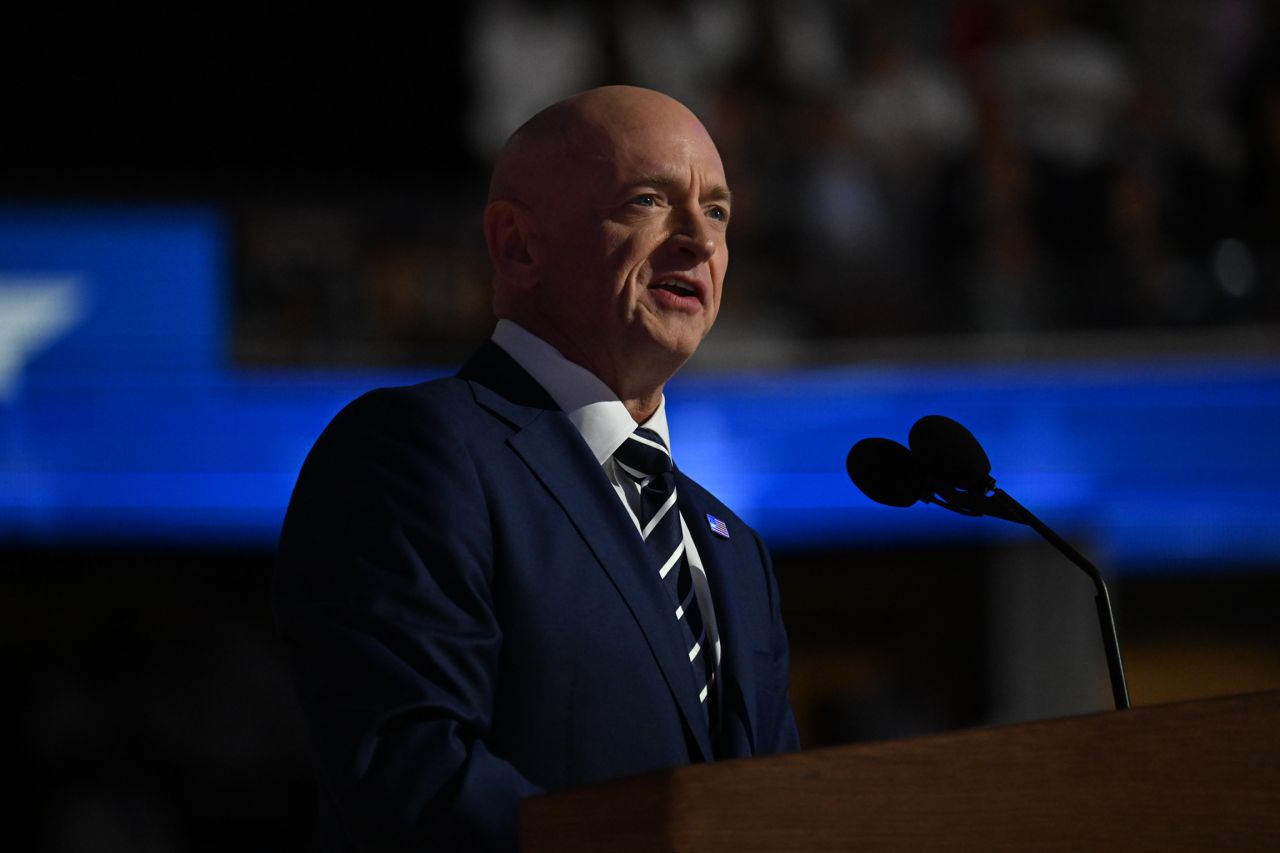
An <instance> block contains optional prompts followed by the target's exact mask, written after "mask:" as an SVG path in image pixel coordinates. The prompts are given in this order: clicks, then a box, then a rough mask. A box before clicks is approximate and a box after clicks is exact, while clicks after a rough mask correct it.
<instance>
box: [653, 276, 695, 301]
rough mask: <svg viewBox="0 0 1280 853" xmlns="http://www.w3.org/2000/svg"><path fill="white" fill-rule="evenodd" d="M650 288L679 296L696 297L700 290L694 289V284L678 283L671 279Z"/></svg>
mask: <svg viewBox="0 0 1280 853" xmlns="http://www.w3.org/2000/svg"><path fill="white" fill-rule="evenodd" d="M649 287H651V288H655V289H657V290H666V291H669V292H671V293H674V294H675V295H677V296H695V297H696V296H697V295H698V288H696V287H694V286H693V285H692V284H688V283H686V282H683V281H677V280H675V279H671V278H664V279H662V280H661V281H657V282H654V283H653V284H651V285H649Z"/></svg>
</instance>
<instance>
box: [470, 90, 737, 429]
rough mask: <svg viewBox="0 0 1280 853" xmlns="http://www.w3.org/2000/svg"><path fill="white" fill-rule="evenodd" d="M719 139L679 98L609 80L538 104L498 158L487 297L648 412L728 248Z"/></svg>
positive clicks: (712, 308)
mask: <svg viewBox="0 0 1280 853" xmlns="http://www.w3.org/2000/svg"><path fill="white" fill-rule="evenodd" d="M729 203H730V198H729V189H728V187H727V186H726V182H725V178H724V167H723V165H722V164H721V162H720V154H719V152H718V151H716V147H715V143H713V142H712V141H711V137H710V135H709V134H708V133H707V131H706V128H704V127H703V126H702V123H701V122H699V121H698V119H697V117H696V116H694V114H693V113H692V112H690V111H689V109H688V108H687V107H685V106H684V105H683V104H681V103H680V102H678V101H676V100H674V99H672V98H669V97H667V96H666V95H663V94H662V93H660V92H655V91H652V90H650V89H639V88H635V87H632V86H606V87H604V88H600V89H592V90H590V91H587V92H583V93H581V94H579V95H575V96H573V97H571V98H568V99H566V100H564V101H561V102H559V103H557V104H553V105H552V106H550V107H547V108H546V109H544V110H543V111H542V112H540V113H538V114H537V115H535V116H534V117H533V118H531V119H529V121H527V122H526V123H525V124H524V125H522V126H521V127H520V129H519V130H517V131H516V132H515V133H514V134H512V136H511V138H510V139H509V140H508V141H507V144H506V145H505V146H503V148H502V151H501V152H500V153H499V155H498V160H497V163H496V164H495V166H494V171H493V178H492V181H491V182H490V187H489V204H488V207H487V208H486V209H485V238H486V240H487V242H488V246H489V255H490V257H491V258H492V260H493V265H494V310H495V312H496V313H497V315H498V316H499V317H502V318H506V319H510V320H514V321H516V322H517V323H519V324H520V325H521V326H523V327H524V328H526V329H527V330H529V331H531V332H533V333H534V334H535V335H537V336H538V337H540V338H542V339H543V340H544V341H546V342H548V343H550V344H551V345H552V346H554V347H555V348H556V349H558V350H559V351H560V352H561V353H562V354H563V355H564V356H565V357H566V358H568V359H569V360H570V361H573V362H576V363H577V364H579V365H581V366H583V367H585V368H587V369H588V370H590V371H591V372H592V373H594V374H595V375H596V376H597V377H599V378H600V379H601V380H603V381H604V382H605V384H607V385H609V387H610V388H612V389H613V390H614V392H615V393H617V394H618V396H619V398H620V399H622V400H623V401H624V402H627V403H628V407H629V408H630V407H631V406H632V402H633V401H638V402H635V407H634V408H633V414H637V419H639V417H638V416H639V415H640V414H643V413H644V412H645V411H651V410H652V408H651V407H652V406H656V401H657V400H658V399H660V397H661V389H662V386H663V384H664V383H665V382H666V380H667V379H669V378H670V377H671V375H672V374H673V373H675V371H676V370H678V369H679V367H680V365H682V364H683V363H684V362H685V360H686V359H688V358H689V356H691V355H692V354H693V351H694V350H695V349H696V348H697V346H698V344H699V343H700V342H701V341H702V338H703V336H704V335H705V334H706V332H707V331H708V330H709V329H710V328H711V325H712V323H713V322H714V321H715V317H716V313H717V311H718V310H719V305H720V292H721V285H722V282H723V279H724V272H725V269H726V268H727V266H728V262H729V250H728V246H727V244H726V242H725V237H726V229H727V228H728V222H729V206H730V204H729Z"/></svg>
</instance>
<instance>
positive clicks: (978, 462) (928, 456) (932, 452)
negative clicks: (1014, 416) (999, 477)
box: [907, 415, 995, 494]
mask: <svg viewBox="0 0 1280 853" xmlns="http://www.w3.org/2000/svg"><path fill="white" fill-rule="evenodd" d="M907 443H908V444H909V445H910V446H911V452H912V453H914V454H915V455H916V456H917V457H918V458H919V459H920V465H921V467H922V468H924V470H926V471H928V472H929V473H930V474H932V475H933V477H934V479H935V480H937V481H938V483H939V484H940V485H942V486H945V487H948V488H952V489H957V490H959V491H963V492H982V493H984V494H985V493H986V492H987V490H988V489H990V488H991V486H992V485H993V484H994V483H995V481H994V480H992V479H991V461H990V460H989V459H988V458H987V453H986V451H985V450H983V449H982V445H981V444H979V443H978V440H977V439H976V438H974V437H973V433H971V432H969V430H967V429H965V428H964V427H963V426H961V425H960V424H959V423H957V422H956V421H953V420H951V418H948V417H943V416H942V415H925V416H924V417H923V418H921V419H920V420H918V421H916V423H915V426H913V427H911V433H910V435H909V436H908V437H907Z"/></svg>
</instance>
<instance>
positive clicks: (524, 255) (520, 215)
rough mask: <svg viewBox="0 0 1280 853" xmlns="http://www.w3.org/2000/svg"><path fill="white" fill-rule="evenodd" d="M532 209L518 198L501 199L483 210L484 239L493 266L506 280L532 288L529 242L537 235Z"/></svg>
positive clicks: (532, 268)
mask: <svg viewBox="0 0 1280 853" xmlns="http://www.w3.org/2000/svg"><path fill="white" fill-rule="evenodd" d="M535 233H536V222H535V220H534V216H533V212H532V211H531V210H529V208H528V207H526V206H525V205H523V204H521V203H520V202H518V201H513V200H511V199H498V200H497V201H492V202H489V206H488V207H486V208H485V209H484V238H485V242H486V243H487V244H488V246H489V259H490V260H491V261H493V268H494V270H495V271H497V273H498V274H499V275H500V276H502V277H503V278H504V279H506V280H507V281H510V282H512V283H513V284H516V285H518V286H525V287H529V286H532V284H533V281H534V260H533V255H532V253H531V252H530V251H529V244H530V242H531V241H532V240H533V239H534V238H535Z"/></svg>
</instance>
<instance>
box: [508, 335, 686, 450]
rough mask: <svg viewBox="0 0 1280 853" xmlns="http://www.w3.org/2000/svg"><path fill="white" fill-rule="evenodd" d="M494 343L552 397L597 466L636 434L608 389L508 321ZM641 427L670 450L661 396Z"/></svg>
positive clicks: (624, 410)
mask: <svg viewBox="0 0 1280 853" xmlns="http://www.w3.org/2000/svg"><path fill="white" fill-rule="evenodd" d="M493 342H494V343H495V344H497V345H498V346H499V347H501V348H502V349H503V351H504V352H506V354H507V355H509V356H511V357H512V358H513V359H515V362H516V364H518V365H520V366H521V367H522V368H524V369H525V371H526V372H527V373H528V374H529V375H530V376H532V377H533V379H534V381H535V382H537V383H538V384H539V385H541V386H542V387H543V388H544V389H545V390H546V392H547V393H548V394H550V395H551V399H552V400H555V402H556V405H557V406H559V407H560V408H561V409H563V410H564V413H565V414H566V415H568V416H569V420H570V422H572V423H573V425H574V427H575V428H577V430H578V432H579V433H581V434H582V438H583V440H584V441H586V443H587V446H588V447H590V448H591V452H592V453H593V454H594V455H595V457H596V461H597V462H599V463H600V464H601V465H603V464H604V463H605V462H606V461H607V460H608V459H609V457H611V456H613V452H614V451H615V450H617V449H618V448H619V447H620V446H621V445H622V442H624V441H626V440H627V436H629V435H631V433H632V432H634V431H635V428H636V422H635V419H634V418H632V417H631V413H630V412H629V411H627V407H626V406H625V405H623V403H622V401H621V400H619V399H618V395H617V394H615V393H613V390H612V389H611V388H609V386H608V385H605V384H604V382H602V381H600V378H599V377H598V376H596V375H595V374H594V373H592V372H591V371H589V370H587V369H586V368H585V367H582V366H581V365H578V364H574V363H573V362H572V361H569V359H567V358H565V357H564V356H563V355H561V354H560V351H559V350H557V349H556V348H555V347H553V346H552V345H551V344H549V343H547V342H546V341H544V340H542V338H539V337H538V336H537V335H535V334H533V333H532V332H530V331H529V330H527V329H525V328H524V327H523V326H521V325H519V324H518V323H516V322H514V321H512V320H499V321H498V325H497V327H496V328H495V329H494V330H493ZM641 426H645V427H648V428H649V429H651V430H653V431H654V432H656V433H657V434H658V435H659V436H661V437H662V440H663V441H664V442H666V445H667V449H668V450H671V435H670V431H669V430H668V428H667V399H666V397H665V396H663V397H661V398H660V399H659V400H658V410H657V411H656V412H654V413H653V416H652V417H650V418H649V420H647V421H645V422H644V423H643V424H641ZM672 455H673V456H674V455H675V454H674V451H672Z"/></svg>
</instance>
